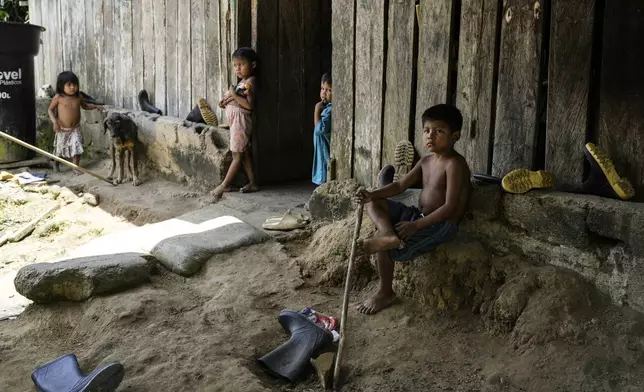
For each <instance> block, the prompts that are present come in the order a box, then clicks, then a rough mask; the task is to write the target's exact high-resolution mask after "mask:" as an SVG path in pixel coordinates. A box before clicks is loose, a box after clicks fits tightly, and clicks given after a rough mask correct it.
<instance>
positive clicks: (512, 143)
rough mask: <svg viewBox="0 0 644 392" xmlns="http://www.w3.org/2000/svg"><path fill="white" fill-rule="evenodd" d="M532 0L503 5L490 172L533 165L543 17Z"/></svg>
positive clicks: (517, 0)
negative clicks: (536, 10)
mask: <svg viewBox="0 0 644 392" xmlns="http://www.w3.org/2000/svg"><path fill="white" fill-rule="evenodd" d="M534 5H535V3H534V1H533V0H507V1H505V2H504V7H503V20H502V27H501V55H500V59H499V82H498V94H497V111H496V125H495V130H494V152H493V157H492V162H493V163H492V174H493V175H495V176H504V175H505V174H507V173H508V172H510V171H512V170H514V169H519V168H531V167H533V160H534V154H535V148H536V137H537V135H536V132H537V92H538V90H539V70H540V61H541V30H542V19H541V17H540V14H537V13H535V8H534Z"/></svg>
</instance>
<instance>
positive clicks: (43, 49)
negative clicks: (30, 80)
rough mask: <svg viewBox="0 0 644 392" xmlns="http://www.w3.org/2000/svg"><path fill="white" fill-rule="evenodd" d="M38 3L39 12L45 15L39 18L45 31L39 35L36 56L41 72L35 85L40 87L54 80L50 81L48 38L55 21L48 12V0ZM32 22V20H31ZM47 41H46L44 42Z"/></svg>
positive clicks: (50, 58) (50, 36) (50, 52)
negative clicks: (38, 57)
mask: <svg viewBox="0 0 644 392" xmlns="http://www.w3.org/2000/svg"><path fill="white" fill-rule="evenodd" d="M37 3H38V4H40V12H41V14H42V15H45V16H46V17H44V18H41V20H40V25H41V26H43V27H44V28H45V29H47V31H45V32H44V33H42V34H41V35H40V38H41V40H42V42H43V44H42V45H40V51H39V52H38V56H40V58H41V59H42V74H41V75H40V77H39V80H37V83H36V87H40V86H42V85H43V84H51V85H52V86H53V85H54V82H53V81H51V80H50V79H51V63H52V62H53V60H52V56H51V54H52V51H51V47H52V45H50V42H49V41H50V40H51V39H52V37H53V35H54V30H53V29H54V23H55V21H56V14H55V13H54V14H53V15H52V14H50V11H49V4H50V1H49V0H40V1H38V2H37ZM31 7H32V5H31V2H30V4H29V10H30V11H29V12H31ZM32 23H33V22H32ZM45 42H47V43H45Z"/></svg>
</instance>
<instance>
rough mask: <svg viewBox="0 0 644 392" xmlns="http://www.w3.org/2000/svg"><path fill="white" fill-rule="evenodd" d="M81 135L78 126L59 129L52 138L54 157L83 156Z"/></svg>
mask: <svg viewBox="0 0 644 392" xmlns="http://www.w3.org/2000/svg"><path fill="white" fill-rule="evenodd" d="M83 151H84V150H83V134H82V133H81V127H80V124H79V125H76V126H75V127H74V128H61V129H60V131H59V132H57V133H56V136H54V155H56V156H59V157H63V158H73V157H75V156H77V155H82V154H83Z"/></svg>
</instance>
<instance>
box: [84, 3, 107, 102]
mask: <svg viewBox="0 0 644 392" xmlns="http://www.w3.org/2000/svg"><path fill="white" fill-rule="evenodd" d="M103 2H104V0H94V1H92V2H91V7H90V4H88V7H87V8H88V9H90V8H91V10H92V11H91V14H90V15H88V19H89V18H91V19H92V37H91V38H90V39H92V40H93V45H92V49H93V50H92V51H91V52H87V57H88V64H91V67H90V69H91V71H89V72H91V73H92V75H94V76H95V77H94V86H93V87H94V88H93V90H92V92H91V93H92V94H93V96H94V97H95V98H96V99H100V100H101V101H103V102H105V100H106V96H105V64H104V55H103V53H104V47H103Z"/></svg>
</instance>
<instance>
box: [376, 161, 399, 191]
mask: <svg viewBox="0 0 644 392" xmlns="http://www.w3.org/2000/svg"><path fill="white" fill-rule="evenodd" d="M395 173H396V169H395V168H394V167H393V166H392V165H386V166H385V167H383V168H382V170H380V173H378V187H379V188H382V187H383V186H386V185H389V184H391V183H392V182H394V174H395Z"/></svg>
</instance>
